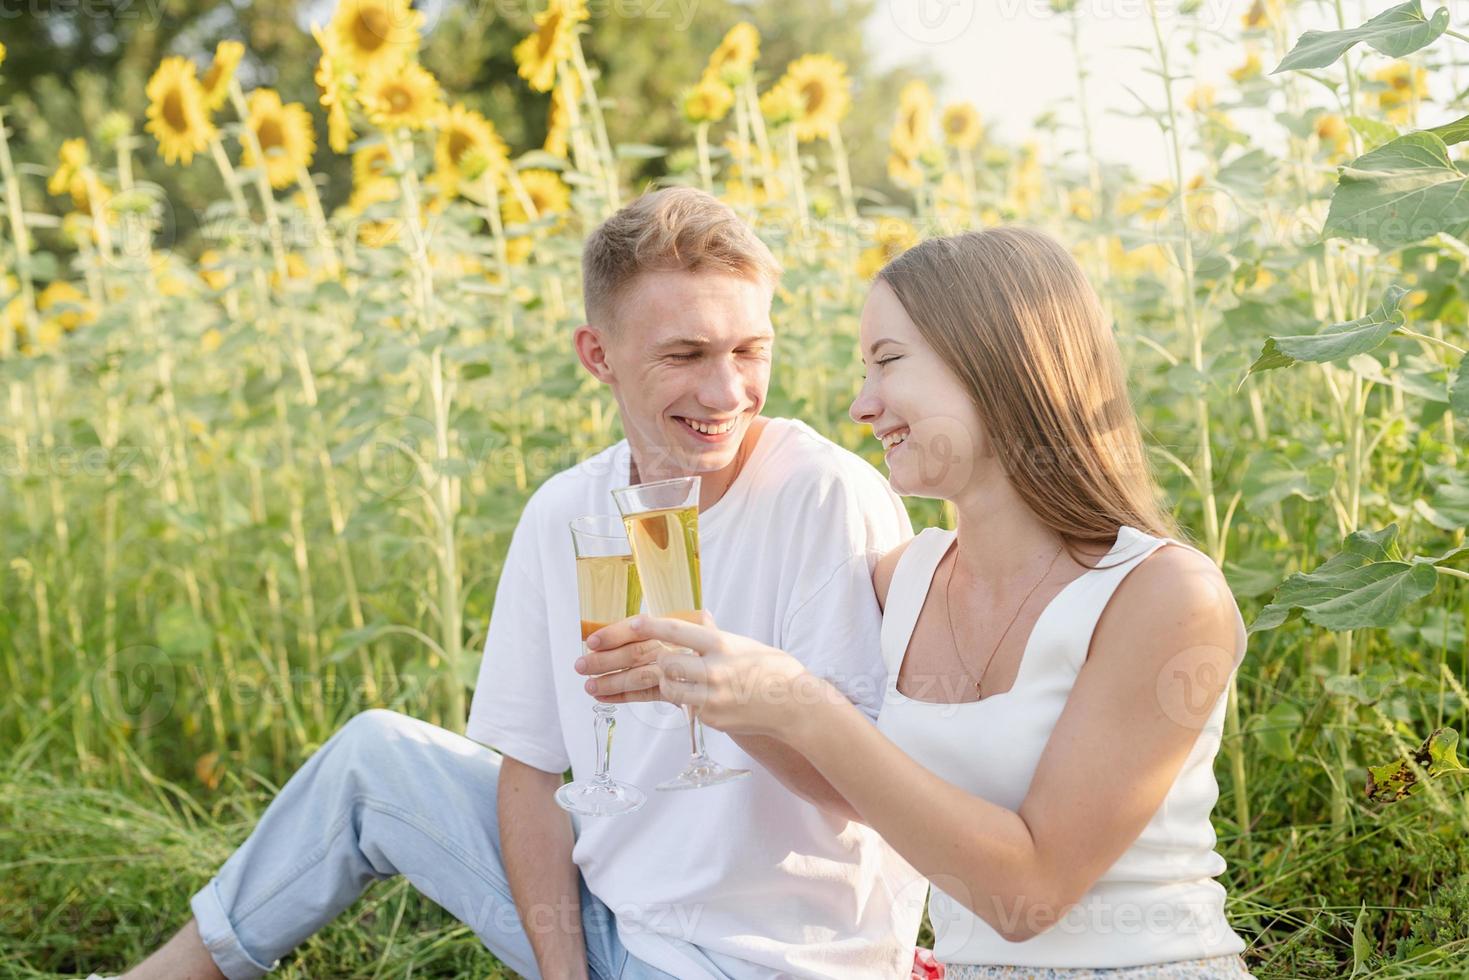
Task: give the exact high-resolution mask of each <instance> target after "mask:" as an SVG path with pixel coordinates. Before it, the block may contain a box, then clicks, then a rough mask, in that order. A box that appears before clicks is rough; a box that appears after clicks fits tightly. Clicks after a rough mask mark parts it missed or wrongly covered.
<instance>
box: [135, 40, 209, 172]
mask: <svg viewBox="0 0 1469 980" xmlns="http://www.w3.org/2000/svg"><path fill="white" fill-rule="evenodd" d="M146 92H147V96H148V125H147V127H146V128H147V130H148V132H150V133H152V134H153V136H154V137H155V138H156V139H157V140H158V152H159V153H161V154H162V155H163V161H164V162H165V163H168V164H172V163H175V162H179V161H181V162H183V163H185V164H187V163H189V162H191V161H192V160H193V159H194V154H195V153H200V152H202V151H203V150H204V148H205V147H206V146H208V145H209V140H210V138H211V137H213V135H214V127H213V126H212V125H211V124H210V122H209V114H208V112H207V111H206V109H205V106H204V90H203V88H201V87H200V85H199V79H198V78H197V77H196V75H195V69H194V63H193V62H192V61H190V60H189V59H188V58H184V57H181V56H179V55H173V56H171V57H168V58H164V59H163V61H162V62H161V63H160V64H159V66H158V70H157V71H155V72H154V73H153V77H152V78H150V79H149V80H148V87H147V89H146Z"/></svg>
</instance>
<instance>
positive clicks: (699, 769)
mask: <svg viewBox="0 0 1469 980" xmlns="http://www.w3.org/2000/svg"><path fill="white" fill-rule="evenodd" d="M749 774H750V770H748V769H730V768H728V767H726V766H721V765H720V764H719V763H717V762H714V761H713V760H710V759H706V760H702V761H698V762H694V763H692V764H691V765H690V766H689V767H688V768H687V769H685V770H684V771H683V772H681V773H679V774H678V775H677V776H674V777H673V778H672V779H669V780H667V781H665V782H661V783H659V784H658V785H657V786H655V787H654V789H659V790H663V791H665V792H666V791H668V790H675V789H703V788H704V787H705V786H718V785H719V784H720V783H730V782H734V781H735V780H736V779H743V778H744V777H746V776H748V775H749Z"/></svg>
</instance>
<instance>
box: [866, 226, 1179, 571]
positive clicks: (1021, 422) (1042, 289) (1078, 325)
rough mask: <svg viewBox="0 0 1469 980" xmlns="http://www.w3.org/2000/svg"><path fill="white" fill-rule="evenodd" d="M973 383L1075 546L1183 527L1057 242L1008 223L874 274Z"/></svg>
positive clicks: (1102, 328)
mask: <svg viewBox="0 0 1469 980" xmlns="http://www.w3.org/2000/svg"><path fill="white" fill-rule="evenodd" d="M878 279H879V280H880V281H881V282H884V283H886V284H887V285H888V286H889V287H891V289H892V290H893V292H894V293H896V294H897V297H898V300H899V302H901V303H902V304H903V308H904V309H905V310H906V311H907V313H908V316H909V317H910V318H911V319H912V320H913V322H914V324H916V325H917V327H918V330H919V332H920V333H921V334H922V335H923V338H924V340H925V341H927V342H928V344H929V345H930V346H931V347H932V348H933V349H934V350H935V351H936V352H937V353H938V354H939V356H940V357H942V358H943V360H944V362H945V363H946V364H948V366H949V367H950V369H951V370H953V372H954V374H955V376H957V377H958V379H959V380H960V382H962V383H963V385H964V387H965V388H966V389H967V390H968V392H969V396H970V398H971V399H972V400H973V402H974V405H975V408H976V409H977V410H978V413H979V417H980V421H981V422H982V423H983V425H984V426H985V429H986V431H987V432H988V434H989V436H990V439H991V440H992V442H993V443H994V446H995V451H996V452H997V453H998V455H999V458H1000V461H1001V463H1002V465H1003V466H1004V468H1005V472H1006V474H1007V475H1008V476H1009V478H1010V481H1011V483H1012V484H1013V485H1014V487H1015V489H1016V490H1017V491H1018V492H1019V494H1020V496H1021V498H1022V499H1023V500H1024V501H1025V503H1026V504H1027V505H1028V506H1029V507H1030V509H1031V510H1032V511H1033V512H1035V514H1036V516H1038V517H1039V518H1040V519H1041V520H1042V521H1043V522H1044V523H1045V524H1046V525H1047V526H1048V527H1050V528H1051V529H1052V530H1054V531H1056V532H1057V533H1058V534H1060V535H1061V536H1062V537H1063V538H1064V539H1066V540H1067V541H1068V542H1077V543H1080V542H1087V543H1110V542H1112V541H1113V540H1114V539H1115V538H1116V535H1117V531H1118V528H1119V526H1121V525H1124V524H1126V525H1129V526H1131V527H1134V528H1137V529H1138V530H1140V531H1145V532H1147V533H1149V534H1153V535H1157V536H1159V537H1178V536H1179V534H1180V532H1179V529H1178V526H1177V524H1176V523H1175V522H1174V520H1173V518H1172V516H1171V515H1170V514H1169V513H1168V511H1167V510H1166V509H1165V507H1164V506H1163V504H1162V502H1161V495H1160V493H1159V490H1158V486H1157V483H1156V482H1155V480H1154V478H1153V474H1152V471H1151V469H1150V468H1149V466H1148V458H1147V454H1146V452H1145V451H1144V449H1143V443H1142V437H1141V435H1140V433H1139V431H1138V423H1137V415H1136V413H1135V412H1134V411H1133V407H1132V403H1131V401H1130V400H1129V398H1128V394H1127V383H1126V379H1125V377H1124V375H1123V371H1122V358H1121V354H1120V353H1119V351H1118V349H1117V341H1116V339H1115V338H1114V337H1113V335H1112V331H1111V329H1110V328H1109V326H1108V324H1107V321H1106V318H1105V316H1104V315H1103V313H1102V308H1101V303H1100V302H1099V301H1098V299H1097V294H1096V292H1095V291H1094V290H1093V289H1092V287H1091V284H1090V283H1088V282H1087V279H1086V275H1085V274H1084V273H1083V272H1082V270H1081V267H1080V266H1079V265H1078V264H1077V262H1076V260H1075V259H1074V258H1072V257H1071V255H1070V253H1068V252H1067V251H1066V249H1065V248H1063V247H1062V246H1061V245H1060V243H1058V242H1057V241H1055V240H1054V239H1052V238H1051V237H1050V236H1048V235H1045V234H1043V233H1042V232H1039V231H1035V230H1033V229H1030V228H1020V227H1001V228H990V229H986V230H984V231H972V232H965V233H964V234H960V235H952V236H947V237H943V238H931V239H928V240H927V241H924V242H922V243H920V244H918V245H916V246H914V247H913V248H911V249H909V250H908V251H906V252H904V253H903V254H902V255H900V256H898V257H897V258H896V259H894V260H893V261H892V262H890V263H888V265H887V266H886V267H884V268H883V270H882V271H881V272H880V273H878Z"/></svg>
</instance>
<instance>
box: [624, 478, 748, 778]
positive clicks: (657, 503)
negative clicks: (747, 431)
mask: <svg viewBox="0 0 1469 980" xmlns="http://www.w3.org/2000/svg"><path fill="white" fill-rule="evenodd" d="M612 496H613V498H614V499H615V500H616V501H617V509H618V510H619V511H621V512H622V520H623V523H624V525H625V526H626V528H627V540H628V543H629V544H630V545H631V546H632V553H633V558H634V560H635V561H636V563H637V566H638V577H639V579H640V580H641V581H642V583H643V593H644V595H645V596H646V597H647V599H648V609H649V610H650V611H651V612H652V613H653V615H655V616H676V617H678V618H679V619H687V620H689V621H690V622H695V623H697V622H699V616H698V610H699V609H701V608H703V590H702V586H701V583H700V581H699V478H698V477H697V476H685V477H679V478H677V479H674V480H660V481H658V482H656V483H641V484H638V485H637V486H632V487H624V488H622V489H621V490H613V491H612ZM684 710H685V711H686V712H687V714H688V719H689V749H690V752H691V753H692V757H691V758H690V759H689V764H688V766H687V767H685V769H684V771H683V772H681V773H679V774H678V775H677V776H675V777H673V778H672V779H670V780H668V781H667V782H662V783H659V784H658V786H657V788H658V789H661V790H672V789H699V788H702V787H704V786H717V785H719V784H720V783H727V782H729V781H730V780H734V779H739V778H741V777H743V776H748V775H749V774H750V770H748V769H730V768H727V767H725V766H722V765H720V764H719V763H717V762H715V761H714V760H713V759H711V758H709V755H708V753H706V752H705V751H704V726H703V725H702V724H700V723H699V712H698V709H696V708H694V707H692V706H688V705H686V706H685V708H684Z"/></svg>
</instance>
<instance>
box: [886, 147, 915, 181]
mask: <svg viewBox="0 0 1469 980" xmlns="http://www.w3.org/2000/svg"><path fill="white" fill-rule="evenodd" d="M888 179H889V180H891V181H892V182H893V183H895V184H897V185H898V186H899V187H908V188H913V187H917V186H919V185H920V184H922V183H923V171H922V170H921V169H919V167H918V161H917V160H915V159H913V158H912V157H905V156H903V154H901V153H890V154H888Z"/></svg>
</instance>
